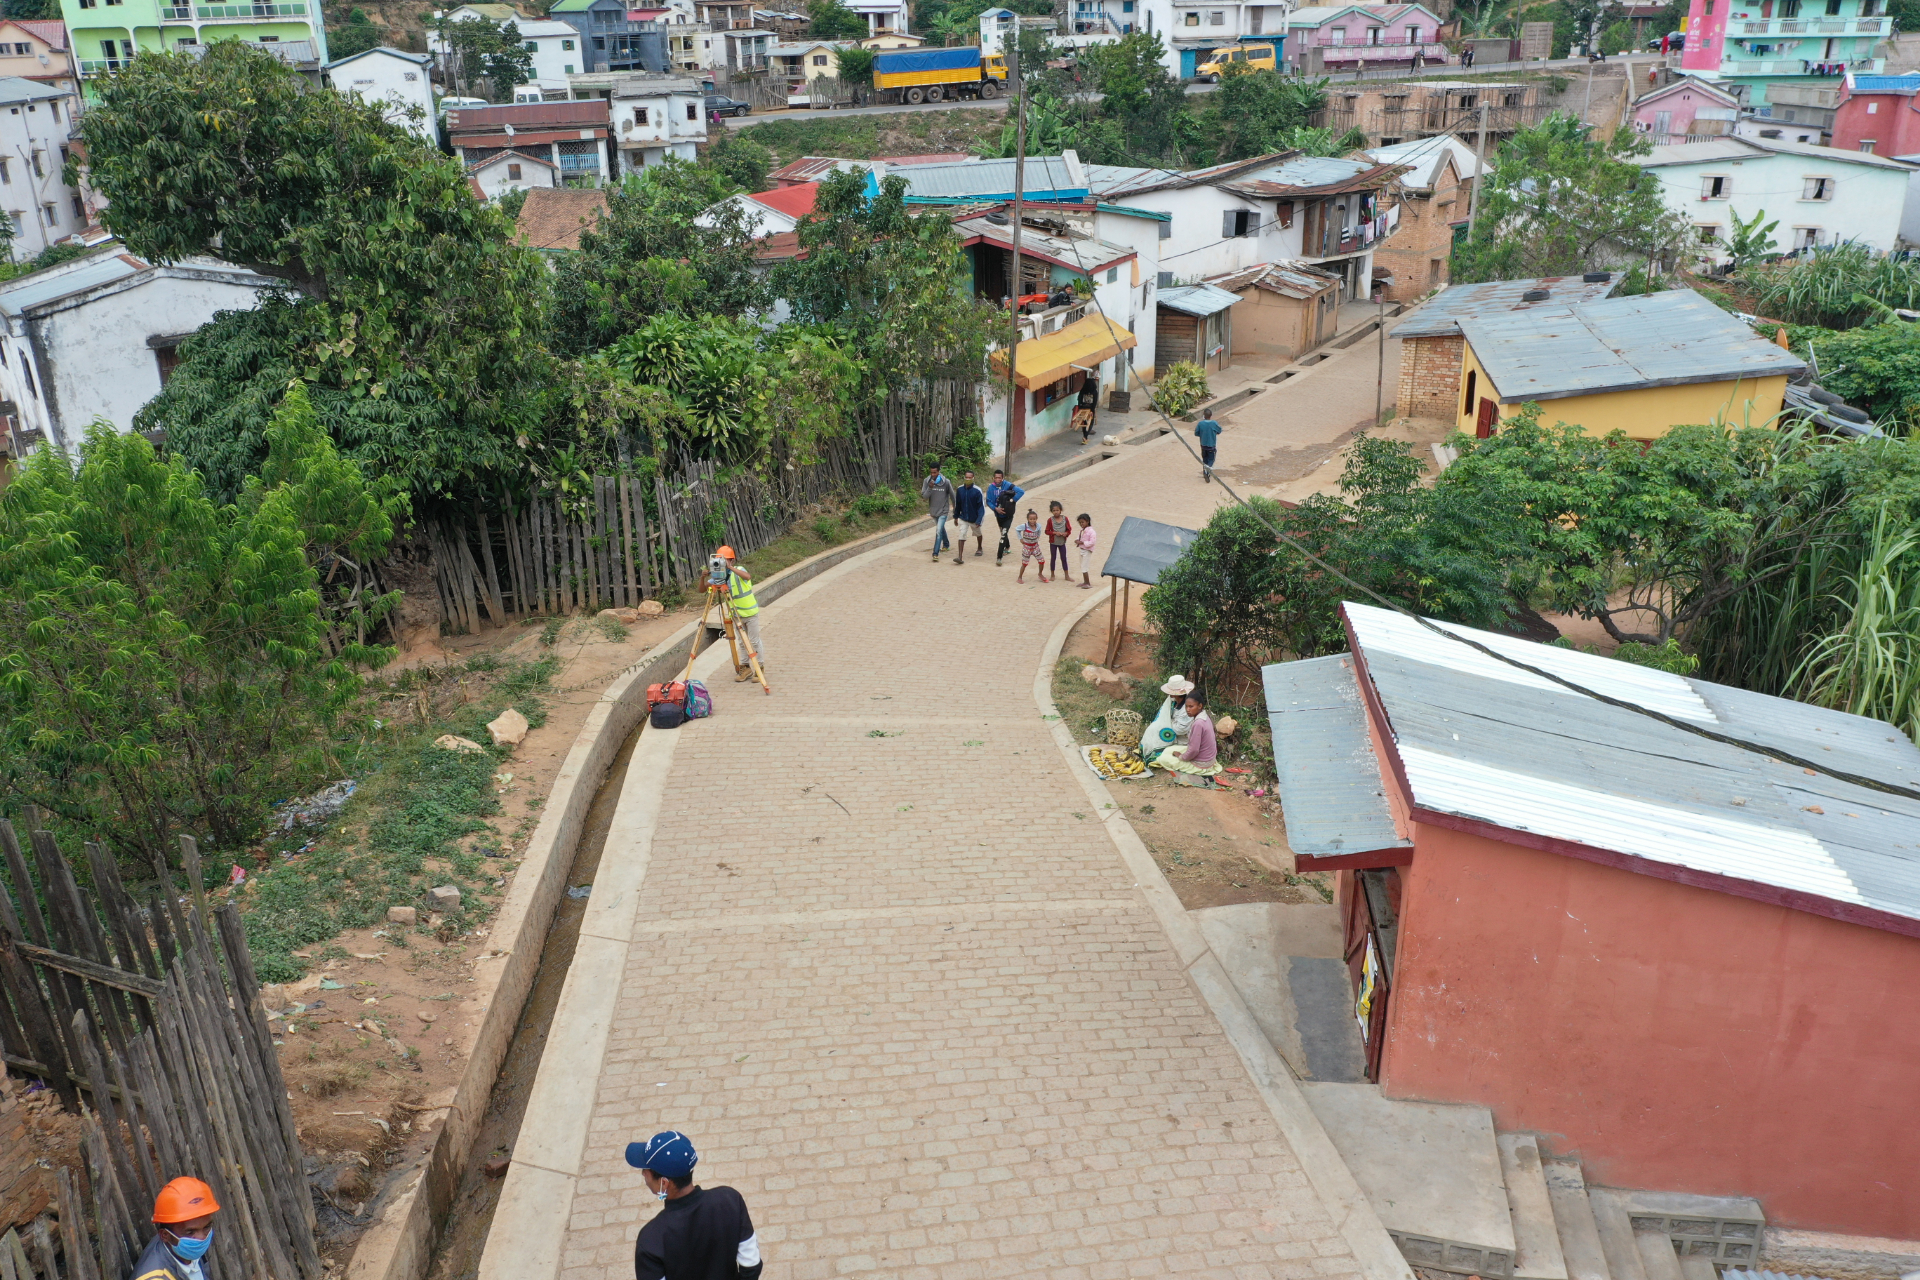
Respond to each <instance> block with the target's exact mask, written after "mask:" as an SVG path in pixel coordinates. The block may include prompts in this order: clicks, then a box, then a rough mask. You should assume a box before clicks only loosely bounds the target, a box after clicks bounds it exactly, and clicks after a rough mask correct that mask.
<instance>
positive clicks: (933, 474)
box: [920, 462, 953, 560]
mask: <svg viewBox="0 0 1920 1280" xmlns="http://www.w3.org/2000/svg"><path fill="white" fill-rule="evenodd" d="M920 496H921V497H923V498H925V499H926V500H927V514H928V515H929V516H931V517H932V518H933V558H934V559H935V560H938V559H939V558H940V553H941V552H942V551H945V550H946V549H947V520H948V519H949V518H950V517H951V516H952V515H953V481H951V480H949V479H947V477H946V476H945V475H944V474H942V473H941V471H940V464H939V463H937V462H936V463H934V464H933V466H931V467H930V468H928V469H927V478H926V479H925V480H922V481H921V482H920Z"/></svg>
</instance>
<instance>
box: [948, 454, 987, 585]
mask: <svg viewBox="0 0 1920 1280" xmlns="http://www.w3.org/2000/svg"><path fill="white" fill-rule="evenodd" d="M960 479H961V484H960V488H959V489H957V490H956V491H955V492H954V495H953V518H954V522H955V523H956V524H957V525H958V526H959V528H958V529H957V530H956V531H955V532H954V535H953V550H954V556H953V562H954V563H955V564H965V563H966V562H967V539H968V538H972V539H973V554H974V555H975V556H976V557H979V556H984V555H986V554H987V549H986V538H987V535H986V534H985V533H983V532H982V531H981V528H980V526H981V525H983V524H985V523H986V522H987V495H986V494H984V493H981V492H980V486H979V485H977V484H975V483H974V482H973V472H971V471H965V472H962V473H961V475H960Z"/></svg>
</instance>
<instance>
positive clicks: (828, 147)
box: [746, 107, 1007, 164]
mask: <svg viewBox="0 0 1920 1280" xmlns="http://www.w3.org/2000/svg"><path fill="white" fill-rule="evenodd" d="M748 119H749V120H756V119H758V118H757V117H752V116H749V117H748ZM1006 121H1007V114H1006V112H1005V111H1002V110H999V109H997V108H993V107H986V108H979V107H975V108H965V109H959V110H953V111H903V112H899V113H897V114H888V115H877V116H855V115H838V114H835V113H833V112H821V113H820V114H819V115H817V116H816V115H813V114H811V113H808V115H807V116H806V117H804V118H795V117H791V116H787V117H770V118H766V119H764V120H763V121H761V122H759V123H754V124H750V125H748V126H747V127H746V128H747V134H748V136H749V137H751V138H752V139H753V140H754V141H755V142H757V143H759V144H760V145H761V146H763V147H766V148H767V149H768V150H769V151H772V152H773V154H774V159H775V160H777V161H778V162H779V163H781V164H789V163H791V162H793V161H795V160H798V159H799V158H800V157H802V156H840V157H842V158H844V159H847V160H872V159H874V158H876V157H878V156H884V155H905V154H913V153H927V152H936V151H952V152H970V151H973V150H975V148H977V147H980V146H982V145H987V144H994V145H997V144H998V143H999V141H1000V132H1001V130H1002V129H1003V128H1004V127H1005V126H1006Z"/></svg>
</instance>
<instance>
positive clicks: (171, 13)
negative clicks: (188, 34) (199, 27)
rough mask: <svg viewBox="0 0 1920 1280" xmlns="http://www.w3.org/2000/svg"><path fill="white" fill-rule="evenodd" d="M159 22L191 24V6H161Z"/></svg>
mask: <svg viewBox="0 0 1920 1280" xmlns="http://www.w3.org/2000/svg"><path fill="white" fill-rule="evenodd" d="M160 21H162V22H192V21H193V8H192V6H191V5H184V4H178V5H162V6H160Z"/></svg>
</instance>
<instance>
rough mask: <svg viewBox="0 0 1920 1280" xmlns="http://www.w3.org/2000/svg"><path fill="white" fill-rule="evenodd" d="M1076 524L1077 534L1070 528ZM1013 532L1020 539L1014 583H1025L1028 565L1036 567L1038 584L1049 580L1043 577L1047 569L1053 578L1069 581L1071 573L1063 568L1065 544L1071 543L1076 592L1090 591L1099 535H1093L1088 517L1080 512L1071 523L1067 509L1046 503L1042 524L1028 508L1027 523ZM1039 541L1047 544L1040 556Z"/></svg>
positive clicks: (1064, 564) (1091, 518)
mask: <svg viewBox="0 0 1920 1280" xmlns="http://www.w3.org/2000/svg"><path fill="white" fill-rule="evenodd" d="M1076 523H1077V524H1078V525H1079V530H1078V532H1076V531H1075V529H1074V525H1075V524H1076ZM1014 532H1015V535H1016V536H1017V537H1018V538H1019V539H1020V573H1019V575H1018V576H1017V577H1015V578H1014V581H1015V582H1025V581H1026V580H1027V565H1028V563H1030V562H1031V563H1032V564H1035V565H1038V566H1039V568H1038V569H1037V570H1036V572H1037V573H1038V574H1039V575H1040V581H1042V582H1051V581H1053V578H1049V577H1048V576H1047V573H1048V571H1049V570H1051V571H1052V573H1053V576H1054V577H1055V578H1058V577H1065V578H1067V580H1068V581H1072V571H1071V570H1070V569H1068V568H1067V543H1068V542H1069V541H1071V542H1072V543H1073V545H1074V547H1075V549H1077V550H1078V551H1079V552H1080V589H1081V590H1082V591H1091V590H1093V578H1092V577H1091V576H1090V571H1091V569H1092V567H1093V548H1094V547H1095V546H1096V545H1097V544H1098V543H1099V541H1100V535H1099V534H1098V533H1096V532H1094V528H1093V517H1092V516H1090V515H1088V514H1086V512H1084V511H1083V512H1081V513H1080V514H1079V515H1078V516H1076V517H1075V518H1074V519H1073V520H1068V519H1067V509H1066V508H1065V507H1063V506H1061V505H1060V504H1059V503H1058V502H1050V503H1048V504H1047V521H1046V523H1045V524H1042V523H1040V513H1039V512H1038V511H1036V510H1034V509H1033V508H1032V507H1028V508H1027V522H1026V523H1025V524H1023V525H1020V526H1019V527H1018V528H1017V529H1016V530H1015V531H1014ZM1042 538H1045V539H1046V543H1047V551H1046V553H1045V554H1044V555H1043V554H1042V552H1041V550H1040V541H1041V539H1042Z"/></svg>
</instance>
